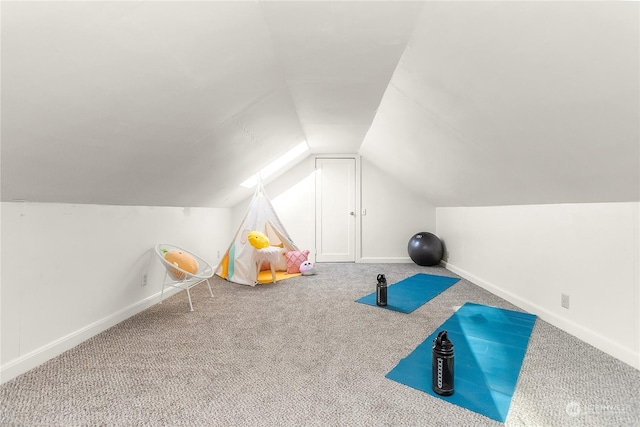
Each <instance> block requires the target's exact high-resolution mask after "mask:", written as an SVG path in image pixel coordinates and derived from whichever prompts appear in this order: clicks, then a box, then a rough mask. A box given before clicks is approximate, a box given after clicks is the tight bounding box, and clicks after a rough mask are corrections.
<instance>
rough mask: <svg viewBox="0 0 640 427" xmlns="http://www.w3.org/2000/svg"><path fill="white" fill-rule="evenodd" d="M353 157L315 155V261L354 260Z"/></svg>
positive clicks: (354, 206)
mask: <svg viewBox="0 0 640 427" xmlns="http://www.w3.org/2000/svg"><path fill="white" fill-rule="evenodd" d="M355 247H356V160H355V159H353V158H350V159H349V158H347V159H332V158H318V159H316V261H317V262H355V260H356V250H355Z"/></svg>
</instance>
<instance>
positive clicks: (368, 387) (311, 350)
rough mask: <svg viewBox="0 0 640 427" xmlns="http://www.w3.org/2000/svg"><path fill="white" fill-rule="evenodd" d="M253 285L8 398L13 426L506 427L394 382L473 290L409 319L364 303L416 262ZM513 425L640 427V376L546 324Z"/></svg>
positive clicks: (219, 295) (183, 305) (5, 389)
mask: <svg viewBox="0 0 640 427" xmlns="http://www.w3.org/2000/svg"><path fill="white" fill-rule="evenodd" d="M317 271H318V274H317V275H316V276H307V277H305V276H301V277H296V278H292V279H288V280H284V281H282V282H278V283H276V284H269V285H260V286H256V287H253V288H251V287H247V286H242V285H236V284H232V283H229V282H226V281H224V280H221V279H219V278H217V277H216V278H215V279H213V283H212V285H213V290H214V294H215V298H213V299H212V298H210V297H209V295H208V290H207V288H206V286H205V285H199V286H198V287H196V288H195V289H194V291H193V298H194V308H195V310H196V311H194V312H189V308H188V303H187V300H186V294H185V293H184V292H183V293H180V294H177V295H175V296H173V297H171V298H169V299H168V300H166V301H165V302H164V303H163V304H157V305H155V306H153V307H151V308H149V309H148V310H146V311H144V312H142V313H140V314H138V315H136V316H134V317H132V318H130V319H128V320H126V321H125V322H122V323H121V324H119V325H117V326H115V327H113V328H111V329H109V330H107V331H105V332H104V333H102V334H99V335H97V336H96V337H94V338H92V339H90V340H88V341H86V342H84V343H83V344H81V345H79V346H77V347H76V348H74V349H72V350H70V351H68V352H66V353H64V354H62V355H60V356H59V357H56V358H54V359H52V360H50V361H48V362H46V363H45V364H43V365H41V366H39V367H38V368H36V369H34V370H32V371H30V372H28V373H26V374H23V375H21V376H19V377H18V378H16V379H14V380H12V381H10V382H8V383H6V384H4V385H2V386H1V387H0V425H2V426H40V425H43V426H97V425H107V426H142V425H148V426H163V425H171V426H180V425H184V426H284V425H286V426H499V425H501V424H500V423H498V422H496V421H493V420H490V419H488V418H486V417H483V416H481V415H479V414H476V413H474V412H471V411H468V410H466V409H463V408H460V407H458V406H454V405H451V404H449V403H447V402H445V401H443V400H442V399H438V398H434V397H432V396H430V395H428V394H426V393H423V392H420V391H417V390H414V389H412V388H409V387H406V386H403V385H401V384H399V383H397V382H395V381H392V380H389V379H386V378H385V375H386V374H387V373H388V372H389V371H390V370H391V369H392V368H393V367H394V366H395V365H396V364H397V363H398V361H399V360H400V359H401V358H403V357H405V356H406V355H407V354H409V353H410V352H411V351H412V350H413V349H414V348H415V346H416V345H418V344H419V343H420V342H422V341H423V340H424V339H425V338H426V337H427V336H428V335H429V334H430V333H431V332H433V331H434V330H435V329H436V328H437V327H438V326H440V325H441V324H442V322H443V321H444V320H446V319H447V318H448V317H449V316H451V314H452V313H453V311H454V307H456V306H460V305H462V304H464V303H465V302H468V301H469V302H475V303H480V304H487V305H494V306H499V307H504V308H508V309H515V310H517V307H514V306H513V305H511V304H509V303H507V302H505V301H504V300H502V299H500V298H498V297H496V296H494V295H492V294H490V293H489V292H487V291H485V290H483V289H481V288H479V287H478V286H476V285H474V284H472V283H470V282H468V281H466V280H461V281H460V282H458V283H457V284H455V285H454V286H452V287H451V288H449V289H448V290H446V291H444V292H443V293H442V294H440V295H438V296H437V297H435V298H434V299H433V300H431V301H429V302H428V303H426V304H425V305H424V306H422V307H420V308H419V309H417V310H416V311H414V312H413V313H411V314H402V313H397V312H393V311H390V310H382V309H378V308H376V307H371V306H367V305H364V304H358V303H356V302H355V300H356V299H357V298H359V297H361V296H363V295H365V294H367V293H369V292H373V291H374V290H375V283H376V280H375V279H376V275H377V274H378V273H384V274H385V275H386V277H387V280H388V281H389V283H390V284H391V283H394V282H396V281H398V280H401V279H403V278H405V277H408V276H411V275H413V274H415V273H418V272H425V273H430V274H440V275H445V276H454V274H452V273H451V272H449V271H447V270H445V269H443V268H441V267H429V268H425V267H419V266H416V265H415V264H378V265H373V264H318V265H317ZM505 425H507V426H598V427H601V426H640V371H638V370H635V369H633V368H631V367H630V366H628V365H626V364H624V363H622V362H620V361H617V360H616V359H614V358H612V357H610V356H608V355H606V354H604V353H603V352H601V351H599V350H597V349H595V348H593V347H591V346H590V345H588V344H585V343H583V342H581V341H580V340H578V339H576V338H574V337H572V336H570V335H568V334H566V333H564V332H562V331H560V330H559V329H557V328H555V327H553V326H551V325H550V324H548V323H546V322H544V321H542V320H540V319H538V320H537V322H536V325H535V327H534V330H533V334H532V336H531V340H530V343H529V348H528V351H527V354H526V356H525V360H524V364H523V366H522V371H521V373H520V378H519V381H518V385H517V388H516V392H515V394H514V397H513V401H512V405H511V409H510V411H509V415H508V418H507V421H506V423H505Z"/></svg>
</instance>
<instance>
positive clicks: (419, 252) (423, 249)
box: [407, 231, 443, 267]
mask: <svg viewBox="0 0 640 427" xmlns="http://www.w3.org/2000/svg"><path fill="white" fill-rule="evenodd" d="M407 250H408V251H409V256H410V257H411V259H412V260H413V262H415V263H416V264H418V265H421V266H423V267H426V266H430V265H436V264H438V263H439V262H440V260H441V259H442V253H443V249H442V242H441V241H440V239H438V236H436V235H435V234H431V233H427V232H426V231H421V232H420V233H417V234H414V235H413V237H411V239H410V240H409V246H408V248H407Z"/></svg>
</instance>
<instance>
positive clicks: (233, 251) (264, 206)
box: [215, 183, 298, 286]
mask: <svg viewBox="0 0 640 427" xmlns="http://www.w3.org/2000/svg"><path fill="white" fill-rule="evenodd" d="M250 231H261V232H262V233H264V234H266V235H267V237H268V238H269V241H270V243H271V245H272V246H276V245H280V244H282V247H283V249H284V250H285V251H297V250H298V247H297V246H296V245H295V244H294V243H293V241H292V240H291V237H289V234H288V233H287V231H286V230H285V228H284V226H283V225H282V223H281V222H280V218H278V215H277V214H276V211H275V209H273V205H272V204H271V201H270V200H269V197H268V196H267V194H266V193H265V191H264V187H263V186H262V184H261V183H258V186H257V188H256V191H255V193H254V194H253V198H252V199H251V202H250V203H249V208H248V209H247V212H246V213H245V215H244V218H243V219H242V222H241V223H240V227H239V228H238V231H236V234H235V236H234V237H233V241H232V242H231V245H230V246H229V249H227V252H226V253H225V254H224V256H223V257H222V261H220V264H218V266H217V267H216V271H215V273H216V274H217V275H218V276H220V277H222V278H223V279H226V280H228V281H230V282H234V283H239V284H241V285H250V286H254V285H256V284H257V274H258V271H257V270H258V268H257V265H256V250H255V249H254V248H253V246H251V245H250V244H249V242H248V241H247V234H249V232H250Z"/></svg>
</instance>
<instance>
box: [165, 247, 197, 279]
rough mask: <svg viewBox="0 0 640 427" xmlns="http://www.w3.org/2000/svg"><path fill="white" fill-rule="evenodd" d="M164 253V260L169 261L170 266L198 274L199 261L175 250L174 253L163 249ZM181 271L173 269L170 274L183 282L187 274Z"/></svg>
mask: <svg viewBox="0 0 640 427" xmlns="http://www.w3.org/2000/svg"><path fill="white" fill-rule="evenodd" d="M162 252H164V259H166V260H167V261H169V264H172V265H174V266H176V267H178V268H179V269H180V270H184V271H187V272H189V273H193V274H196V273H197V272H198V261H197V260H196V259H195V258H194V257H193V256H191V255H190V254H188V253H186V252H183V251H181V250H178V249H174V250H172V251H168V250H166V249H163V250H162ZM180 270H176V269H172V270H170V271H169V272H170V273H171V275H172V276H173V278H174V279H176V280H182V279H184V277H185V274H184V273H183V272H181V271H180Z"/></svg>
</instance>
